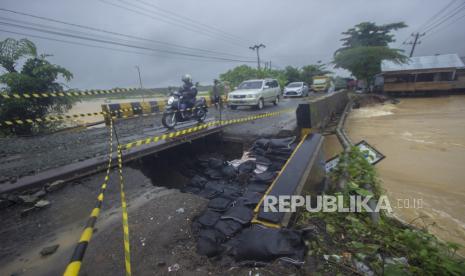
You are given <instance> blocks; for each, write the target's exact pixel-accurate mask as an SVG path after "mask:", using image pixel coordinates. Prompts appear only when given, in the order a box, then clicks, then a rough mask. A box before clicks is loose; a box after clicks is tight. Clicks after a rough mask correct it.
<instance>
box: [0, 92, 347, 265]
mask: <svg viewBox="0 0 465 276" xmlns="http://www.w3.org/2000/svg"><path fill="white" fill-rule="evenodd" d="M346 101H347V95H346V93H345V92H338V93H335V94H334V95H329V96H326V95H313V96H311V97H310V98H306V99H296V100H294V99H292V100H285V101H283V102H281V103H280V105H279V106H277V107H274V106H267V107H266V108H265V109H264V110H263V111H260V112H259V111H254V110H248V109H244V110H241V109H240V110H237V111H224V112H222V114H221V118H220V116H219V113H218V112H216V111H214V110H212V109H211V112H210V115H209V117H208V119H207V121H206V122H205V123H204V124H200V125H199V124H196V123H187V124H183V125H179V126H178V127H177V128H176V129H175V130H172V131H169V132H167V131H166V130H165V129H163V128H161V127H160V125H159V124H158V123H157V121H158V122H159V119H160V118H159V116H157V115H155V116H146V117H140V118H134V119H128V120H122V121H115V124H114V126H113V127H114V131H115V133H116V135H117V137H118V139H119V143H120V145H121V149H122V161H123V163H124V164H126V165H124V167H123V170H122V175H123V178H124V179H125V193H126V198H127V201H128V204H129V213H130V215H129V229H130V235H131V245H132V247H131V248H133V251H132V255H133V262H134V264H133V268H134V269H136V272H137V267H141V268H142V267H143V269H144V270H145V269H153V271H157V270H158V269H159V267H158V265H157V263H156V261H153V262H149V261H148V259H147V258H149V256H150V258H151V259H152V260H154V259H160V260H163V261H164V262H166V263H172V262H175V259H176V260H178V261H179V258H182V257H180V256H182V254H183V253H182V248H183V246H184V245H183V244H185V246H187V247H189V246H195V244H193V241H192V240H191V241H185V242H184V243H183V244H181V243H178V242H176V244H172V245H169V244H167V242H170V241H173V240H174V237H175V236H176V237H177V236H179V235H180V236H183V237H184V236H185V235H189V231H187V229H189V227H190V226H189V221H192V220H193V219H194V218H195V217H196V216H197V215H198V212H199V210H202V209H204V208H205V206H206V204H207V202H206V201H205V200H204V199H202V198H199V197H197V196H195V195H191V194H186V193H181V192H179V191H178V190H177V189H173V188H178V187H177V186H176V182H182V181H181V180H182V179H183V177H184V176H182V175H180V173H179V170H178V168H177V167H176V166H177V165H182V164H181V163H180V161H181V160H183V159H182V158H188V157H187V156H189V154H192V153H196V154H199V153H202V152H204V151H205V152H208V151H213V152H221V153H222V154H226V155H228V154H231V152H232V151H234V148H239V149H240V150H239V151H241V150H242V147H243V143H248V142H250V141H253V140H254V139H256V138H258V137H264V136H265V137H276V136H288V135H298V136H300V131H301V130H302V129H303V130H304V131H303V135H302V136H301V137H302V140H301V143H300V146H298V147H297V148H296V150H295V152H294V153H293V154H292V156H291V158H290V159H289V160H288V162H287V164H286V166H284V168H283V169H282V171H281V172H280V174H279V176H278V177H277V178H276V179H275V180H274V182H273V183H272V185H271V186H270V187H271V188H270V189H269V190H268V191H267V194H300V193H302V192H303V191H308V190H314V189H318V185H319V184H320V182H321V177H322V176H321V174H320V172H321V171H320V170H319V168H321V166H320V165H321V158H322V157H321V152H322V149H321V144H322V141H323V138H322V136H321V135H319V134H317V132H319V130H320V129H322V128H324V126H325V125H326V124H327V123H328V121H329V119H330V117H331V116H333V115H334V114H335V113H337V112H340V111H341V107H342V108H343V107H344V105H345V102H346ZM298 106H299V108H297V107H298ZM297 110H299V112H298V113H297V115H296V111H297ZM296 116H298V117H296ZM132 124H133V125H134V126H131V125H132ZM85 133H86V134H85V135H86V136H87V137H86V138H85V139H84V138H82V137H83V135H82V134H79V132H74V131H71V132H60V133H56V134H52V135H51V136H46V137H39V138H38V139H39V141H34V140H33V139H32V138H31V139H29V138H26V139H24V141H21V142H20V143H24V144H27V145H28V146H29V148H32V149H34V146H36V143H43V144H44V145H45V146H44V148H41V149H35V151H34V150H33V152H32V155H31V156H32V157H33V158H32V159H31V160H28V161H26V162H25V163H24V162H23V164H24V166H25V167H27V168H29V167H31V166H33V165H36V164H38V163H40V162H47V161H48V160H52V159H54V158H56V156H58V155H73V154H74V156H79V158H78V159H82V160H78V161H76V162H72V161H71V162H70V159H71V158H67V157H65V158H58V159H57V160H54V162H51V163H52V164H53V166H54V167H53V168H48V169H43V170H42V169H41V170H40V171H37V172H34V173H33V174H31V175H25V176H23V177H19V178H17V179H15V181H8V182H6V183H3V184H0V194H3V195H14V194H18V193H24V192H25V191H27V192H29V191H38V190H39V191H40V190H41V189H42V187H48V185H50V183H57V182H59V183H63V184H62V185H61V184H60V185H59V186H63V187H60V189H59V190H57V191H55V192H50V193H47V200H48V201H50V202H51V203H52V204H51V205H50V206H49V207H48V208H45V209H42V210H39V211H33V212H32V213H30V214H29V213H27V214H26V215H25V216H24V219H23V222H22V228H21V229H23V230H22V231H16V230H15V229H17V227H16V224H17V218H18V216H20V215H21V214H22V212H23V211H24V208H22V207H20V206H16V205H14V206H11V207H9V208H8V210H11V211H9V212H7V213H1V214H0V217H1V218H2V221H3V222H4V225H5V227H4V229H5V230H3V231H2V235H1V236H2V237H0V241H1V242H2V244H4V245H5V250H2V253H0V254H4V255H0V257H2V258H0V259H2V260H3V262H4V263H2V264H1V266H2V267H3V268H2V271H5V272H8V273H10V272H11V273H13V272H14V271H16V270H17V269H18V268H19V267H27V268H28V269H34V270H33V271H34V272H37V273H39V274H40V273H43V274H60V273H62V272H63V271H64V267H65V266H66V263H67V262H68V261H69V257H70V256H71V254H72V251H73V248H74V246H75V241H76V240H77V238H78V237H79V235H80V232H81V231H82V229H83V225H84V224H85V223H86V220H87V216H88V215H89V211H90V210H91V209H92V208H93V207H92V206H93V205H94V203H95V195H96V192H97V191H98V187H99V186H100V185H101V184H102V183H101V181H102V179H103V178H104V177H105V175H108V177H109V179H110V184H111V179H114V180H115V182H116V179H118V172H117V170H111V171H109V174H106V172H105V169H106V168H107V166H108V161H109V160H108V154H105V152H106V150H108V147H107V146H108V135H107V134H108V130H107V129H106V128H95V127H92V128H89V129H87V130H86V131H85ZM309 133H311V134H309ZM58 137H59V138H58ZM77 138H81V141H80V142H79V143H76V139H77ZM113 138H115V137H113ZM73 139H74V140H73ZM52 141H54V142H57V143H53V142H52ZM115 141H116V140H115V139H114V140H113V142H115ZM5 142H7V143H6V144H9V143H13V142H12V141H5ZM239 142H240V143H239ZM57 144H58V145H57ZM88 148H92V149H94V152H93V154H95V152H97V153H98V154H97V156H92V157H91V158H86V156H89V153H88ZM60 151H62V152H61V154H60ZM237 153H238V152H237V151H236V152H234V153H233V154H236V155H237ZM21 154H26V152H24V153H21ZM41 158H43V159H42V160H40V159H41ZM111 159H112V162H111V164H112V165H111V166H117V165H118V154H117V151H116V150H115V151H114V152H113V153H112V154H111ZM180 159H181V160H180ZM20 163H21V162H20V161H19V160H14V159H13V160H12V162H10V163H9V165H10V168H14V169H13V170H12V171H13V172H20V171H21V170H22V168H20ZM4 164H5V163H4ZM15 165H16V167H15ZM290 182H291V183H293V185H290V186H289V185H287V186H285V183H290ZM114 184H116V183H114ZM114 184H112V185H108V191H106V193H105V201H104V202H103V204H102V206H101V209H102V210H103V211H102V214H101V216H100V218H99V222H98V224H97V229H98V231H97V232H96V233H95V235H94V237H93V238H92V242H91V244H92V245H91V246H89V248H88V250H87V253H86V255H85V259H84V265H83V266H82V269H83V272H84V273H86V272H87V273H92V274H97V273H104V274H110V273H115V274H119V273H121V271H124V268H123V262H120V261H118V260H123V259H124V257H123V255H122V254H123V252H124V250H123V249H122V246H123V245H122V243H120V242H119V240H120V238H119V237H120V235H121V234H120V233H121V231H122V229H121V223H120V221H119V219H118V217H119V216H120V215H119V203H118V202H119V191H118V190H119V187H118V186H117V185H114ZM284 187H285V189H283V188H284ZM260 206H261V205H260V204H259V205H257V207H256V212H255V217H254V223H259V224H264V225H270V224H273V225H274V226H276V227H285V226H286V225H287V224H288V222H289V217H286V216H284V215H279V214H278V215H277V216H276V217H273V218H270V217H267V216H266V215H265V214H263V213H262V212H261V211H260V210H261V207H260ZM181 209H182V210H183V211H182V212H181V211H179V210H181ZM38 222H40V224H41V228H40V229H38V230H37V223H38ZM155 222H159V223H161V224H155ZM33 233H34V234H33ZM151 233H159V234H157V235H155V236H154V235H153V234H151ZM25 235H26V236H28V235H29V236H30V238H27V239H23V240H21V238H20V237H23V236H25ZM185 237H187V236H185ZM114 241H118V242H114ZM51 243H52V244H53V243H57V244H60V248H59V249H58V250H59V252H60V254H54V255H52V256H51V257H50V258H46V259H40V258H38V257H40V256H38V255H37V250H39V249H40V248H43V247H46V246H47V245H50V244H51ZM163 246H165V247H169V246H174V248H178V247H179V248H178V249H173V250H174V251H173V252H174V255H173V256H170V253H169V252H167V251H165V250H164V249H162V248H163ZM102 248H103V249H104V251H105V252H107V253H108V254H110V253H111V255H112V257H111V258H110V259H108V258H107V257H109V256H110V255H108V256H107V257H103V259H102V258H101V257H99V255H101V254H102ZM39 251H40V250H39ZM18 253H21V256H22V258H26V259H28V260H30V261H28V262H26V263H22V261H21V260H20V258H17V257H14V256H15V254H18ZM104 255H105V256H106V254H104ZM8 256H9V257H8ZM111 260H114V261H111ZM165 269H166V268H165Z"/></svg>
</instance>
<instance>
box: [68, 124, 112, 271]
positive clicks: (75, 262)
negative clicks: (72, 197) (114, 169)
mask: <svg viewBox="0 0 465 276" xmlns="http://www.w3.org/2000/svg"><path fill="white" fill-rule="evenodd" d="M108 128H109V130H110V150H109V154H108V166H107V171H106V174H105V178H104V181H103V184H102V186H101V187H100V192H99V194H98V196H97V203H96V205H95V208H94V209H92V212H91V213H90V217H89V219H88V220H87V223H86V226H85V228H84V231H83V232H82V234H81V238H80V239H79V242H78V243H77V245H76V247H75V248H74V252H73V255H72V256H71V260H70V262H69V263H68V266H67V267H66V270H65V272H64V274H63V275H65V276H75V275H78V274H79V270H80V269H81V264H82V259H83V258H84V254H85V253H86V249H87V246H88V245H89V242H90V239H91V238H92V234H93V232H94V226H95V223H96V221H97V218H98V216H99V214H100V209H101V208H102V203H103V196H104V194H105V191H106V189H107V184H108V181H109V179H110V169H111V163H112V159H113V158H112V157H113V123H110V126H109V127H108Z"/></svg>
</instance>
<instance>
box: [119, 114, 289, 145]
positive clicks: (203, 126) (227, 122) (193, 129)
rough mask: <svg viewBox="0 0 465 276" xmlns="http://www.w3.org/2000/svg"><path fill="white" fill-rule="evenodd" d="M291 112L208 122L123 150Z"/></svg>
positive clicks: (154, 137)
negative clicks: (211, 128) (216, 127)
mask: <svg viewBox="0 0 465 276" xmlns="http://www.w3.org/2000/svg"><path fill="white" fill-rule="evenodd" d="M291 110H294V109H289V110H287V109H286V110H282V111H276V112H268V113H263V114H258V115H252V116H247V117H241V118H235V119H229V120H221V121H213V122H208V123H204V124H201V125H197V126H194V127H190V128H186V129H181V130H178V131H174V132H169V133H164V134H161V135H158V136H153V137H148V138H146V139H141V140H137V141H134V142H130V143H127V144H125V145H123V146H122V149H124V150H129V149H131V148H133V147H139V146H142V145H148V144H150V143H157V142H159V141H162V140H167V139H171V138H177V137H181V136H184V135H187V134H190V133H193V132H197V131H200V130H202V129H207V128H209V127H212V126H215V125H231V124H239V123H245V122H249V121H253V120H258V119H263V118H267V117H272V116H278V115H280V114H283V113H286V112H289V111H291Z"/></svg>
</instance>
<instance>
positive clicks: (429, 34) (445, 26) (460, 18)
mask: <svg viewBox="0 0 465 276" xmlns="http://www.w3.org/2000/svg"><path fill="white" fill-rule="evenodd" d="M464 18H465V14H464V15H462V16H460V17H457V18H455V20H453V21H451V22H449V24H447V25H444V26H442V28H439V29H436V30H433V31H432V32H430V33H428V35H427V36H425V37H424V38H423V39H426V38H428V37H430V36H432V35H433V34H435V33H437V32H438V31H440V30H442V29H445V28H447V27H449V26H450V25H452V24H454V23H455V22H457V21H460V20H462V19H464Z"/></svg>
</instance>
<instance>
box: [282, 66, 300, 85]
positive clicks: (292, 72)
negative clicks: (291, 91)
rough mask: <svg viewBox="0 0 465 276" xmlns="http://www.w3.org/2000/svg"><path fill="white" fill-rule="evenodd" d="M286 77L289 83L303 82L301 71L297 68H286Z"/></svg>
mask: <svg viewBox="0 0 465 276" xmlns="http://www.w3.org/2000/svg"><path fill="white" fill-rule="evenodd" d="M284 76H285V77H286V80H287V83H290V82H295V81H301V79H300V70H299V68H296V67H292V66H286V68H284ZM287 83H286V84H287Z"/></svg>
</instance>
